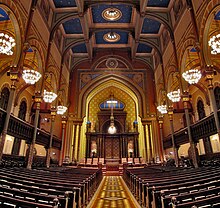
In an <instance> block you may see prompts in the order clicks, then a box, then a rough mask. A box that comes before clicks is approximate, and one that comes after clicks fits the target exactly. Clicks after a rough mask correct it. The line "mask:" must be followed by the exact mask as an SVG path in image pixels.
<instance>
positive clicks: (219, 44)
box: [209, 34, 220, 54]
mask: <svg viewBox="0 0 220 208" xmlns="http://www.w3.org/2000/svg"><path fill="white" fill-rule="evenodd" d="M209 46H210V47H211V54H218V53H220V34H218V35H214V36H213V37H211V38H210V40H209Z"/></svg>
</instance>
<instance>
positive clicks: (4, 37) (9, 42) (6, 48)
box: [0, 33, 15, 56]
mask: <svg viewBox="0 0 220 208" xmlns="http://www.w3.org/2000/svg"><path fill="white" fill-rule="evenodd" d="M13 47H15V39H14V38H13V37H11V36H9V35H8V34H5V33H0V54H6V55H8V56H10V55H12V54H13V51H12V48H13Z"/></svg>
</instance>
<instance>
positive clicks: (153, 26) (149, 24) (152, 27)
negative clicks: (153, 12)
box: [141, 18, 161, 34]
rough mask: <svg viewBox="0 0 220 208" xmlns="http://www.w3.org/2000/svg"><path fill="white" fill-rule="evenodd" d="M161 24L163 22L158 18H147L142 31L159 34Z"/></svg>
mask: <svg viewBox="0 0 220 208" xmlns="http://www.w3.org/2000/svg"><path fill="white" fill-rule="evenodd" d="M160 25H161V24H160V23H159V22H158V21H156V20H152V19H148V18H145V19H144V23H143V26H142V31H141V33H144V34H145V33H150V34H157V33H158V32H159V29H160Z"/></svg>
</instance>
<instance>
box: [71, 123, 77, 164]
mask: <svg viewBox="0 0 220 208" xmlns="http://www.w3.org/2000/svg"><path fill="white" fill-rule="evenodd" d="M76 130H77V125H76V124H73V133H72V159H71V160H72V161H74V159H75V146H76Z"/></svg>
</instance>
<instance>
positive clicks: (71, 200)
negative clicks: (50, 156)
mask: <svg viewBox="0 0 220 208" xmlns="http://www.w3.org/2000/svg"><path fill="white" fill-rule="evenodd" d="M62 171H65V169H62V170H61V171H59V170H58V171H51V172H50V171H48V170H47V171H44V170H37V171H36V170H27V169H19V168H17V169H14V168H2V169H1V170H0V186H1V188H2V190H1V188H0V195H2V197H3V198H4V197H5V196H9V197H14V198H16V199H20V200H21V201H22V202H23V201H26V202H35V203H40V204H45V205H48V206H49V205H52V203H53V199H54V198H57V199H58V200H59V201H60V204H61V207H62V208H63V207H64V208H72V207H76V208H77V207H81V206H85V205H86V203H88V201H89V197H90V196H91V194H92V193H93V191H94V190H96V188H97V186H98V184H99V183H100V181H101V179H102V172H101V170H89V169H88V170H82V169H80V168H79V169H76V170H68V171H66V172H65V174H62ZM67 198H68V200H67ZM67 201H68V204H66V202H67ZM12 204H13V203H12ZM1 205H2V206H11V205H10V203H8V204H4V203H3V202H2V204H1ZM66 205H68V207H66ZM12 206H13V205H12ZM24 206H26V205H24ZM0 207H1V206H0ZM27 207H28V206H27ZM29 207H32V206H29ZM22 208H23V206H22Z"/></svg>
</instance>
